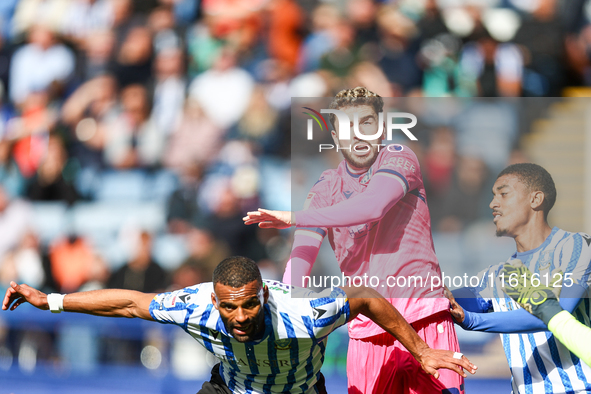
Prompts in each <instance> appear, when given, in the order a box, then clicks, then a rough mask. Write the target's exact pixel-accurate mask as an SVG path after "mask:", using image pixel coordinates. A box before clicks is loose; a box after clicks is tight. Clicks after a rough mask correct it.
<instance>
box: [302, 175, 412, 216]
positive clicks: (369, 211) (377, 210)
mask: <svg viewBox="0 0 591 394" xmlns="http://www.w3.org/2000/svg"><path fill="white" fill-rule="evenodd" d="M404 194H405V191H404V188H403V187H402V185H401V184H400V182H399V181H398V180H396V179H393V178H391V177H388V176H384V175H376V176H375V177H374V179H372V181H371V182H370V185H369V186H368V187H367V189H366V190H365V191H364V192H363V193H360V194H358V195H357V196H355V197H352V198H350V199H348V200H344V201H341V202H339V203H338V204H335V205H332V206H330V207H324V208H319V209H314V210H305V211H298V212H295V224H296V226H297V227H344V226H355V225H359V224H364V223H368V222H372V221H375V220H378V219H381V218H382V217H383V216H384V215H385V214H386V213H387V212H388V211H389V210H390V208H392V206H394V204H396V203H397V202H398V201H400V199H401V198H402V197H404Z"/></svg>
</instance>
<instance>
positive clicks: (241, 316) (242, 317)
mask: <svg viewBox="0 0 591 394" xmlns="http://www.w3.org/2000/svg"><path fill="white" fill-rule="evenodd" d="M234 318H235V320H236V322H238V323H244V322H245V321H247V320H248V316H247V315H246V313H244V309H242V308H237V309H236V315H235V316H234Z"/></svg>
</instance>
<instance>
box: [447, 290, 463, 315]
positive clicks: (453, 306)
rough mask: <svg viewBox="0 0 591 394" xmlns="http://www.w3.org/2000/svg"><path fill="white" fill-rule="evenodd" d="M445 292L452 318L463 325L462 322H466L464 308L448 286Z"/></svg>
mask: <svg viewBox="0 0 591 394" xmlns="http://www.w3.org/2000/svg"><path fill="white" fill-rule="evenodd" d="M444 291H445V296H446V297H447V299H448V300H449V304H450V308H449V313H451V317H452V318H453V319H454V321H455V322H456V323H458V324H462V322H463V321H464V308H462V307H461V306H460V304H458V303H457V301H456V299H455V297H454V295H453V294H452V293H451V290H449V289H448V288H447V286H445V290H444Z"/></svg>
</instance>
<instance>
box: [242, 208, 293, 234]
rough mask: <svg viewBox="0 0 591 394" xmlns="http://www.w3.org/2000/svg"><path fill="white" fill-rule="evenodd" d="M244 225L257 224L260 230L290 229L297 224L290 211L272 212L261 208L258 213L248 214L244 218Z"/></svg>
mask: <svg viewBox="0 0 591 394" xmlns="http://www.w3.org/2000/svg"><path fill="white" fill-rule="evenodd" d="M242 220H244V224H257V223H258V225H259V227H260V228H278V229H284V228H289V227H291V226H292V225H294V224H295V220H294V219H293V213H292V212H290V211H270V210H268V209H263V208H259V209H258V211H254V212H248V213H247V214H246V216H245V217H243V218H242Z"/></svg>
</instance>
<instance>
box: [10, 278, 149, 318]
mask: <svg viewBox="0 0 591 394" xmlns="http://www.w3.org/2000/svg"><path fill="white" fill-rule="evenodd" d="M154 296H156V294H148V293H141V292H139V291H133V290H118V289H108V290H93V291H85V292H80V293H71V294H67V295H66V296H65V297H64V298H63V310H64V311H66V312H78V313H87V314H91V315H97V316H109V317H139V318H142V319H145V320H153V319H152V316H151V315H150V310H149V307H150V302H151V301H152V299H153V298H154ZM25 302H28V303H29V304H31V305H33V306H34V307H36V308H39V309H43V310H48V309H49V302H48V295H47V294H45V293H43V292H41V291H39V290H37V289H34V288H32V287H30V286H28V285H25V284H20V285H19V284H16V283H15V282H10V287H9V288H8V289H7V290H6V295H5V296H4V300H3V301H2V310H11V311H13V310H15V309H16V308H17V307H18V306H19V305H21V304H23V303H25Z"/></svg>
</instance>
